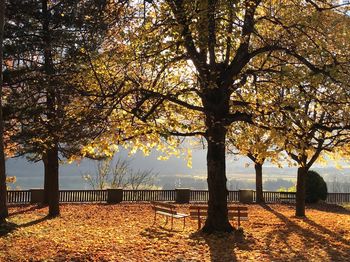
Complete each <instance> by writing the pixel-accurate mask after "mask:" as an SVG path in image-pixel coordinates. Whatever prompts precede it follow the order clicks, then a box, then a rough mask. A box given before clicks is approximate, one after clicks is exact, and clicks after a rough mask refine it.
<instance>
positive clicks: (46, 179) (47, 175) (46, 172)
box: [42, 154, 50, 206]
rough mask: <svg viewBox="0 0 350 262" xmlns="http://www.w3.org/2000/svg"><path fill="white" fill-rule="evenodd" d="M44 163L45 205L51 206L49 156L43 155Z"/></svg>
mask: <svg viewBox="0 0 350 262" xmlns="http://www.w3.org/2000/svg"><path fill="white" fill-rule="evenodd" d="M42 160H43V163H44V202H43V205H44V206H47V205H48V204H49V181H50V172H49V166H48V161H47V155H46V154H44V155H43V159H42Z"/></svg>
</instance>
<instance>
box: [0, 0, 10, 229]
mask: <svg viewBox="0 0 350 262" xmlns="http://www.w3.org/2000/svg"><path fill="white" fill-rule="evenodd" d="M4 24H5V0H0V223H2V222H5V221H6V220H5V219H6V218H7V217H8V209H7V190H6V168H5V152H4V119H3V115H2V85H3V74H2V71H3V69H2V64H3V39H4Z"/></svg>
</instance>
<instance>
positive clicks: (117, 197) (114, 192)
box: [107, 188, 123, 204]
mask: <svg viewBox="0 0 350 262" xmlns="http://www.w3.org/2000/svg"><path fill="white" fill-rule="evenodd" d="M122 201H123V189H122V188H113V189H107V203H108V204H117V203H120V202H122Z"/></svg>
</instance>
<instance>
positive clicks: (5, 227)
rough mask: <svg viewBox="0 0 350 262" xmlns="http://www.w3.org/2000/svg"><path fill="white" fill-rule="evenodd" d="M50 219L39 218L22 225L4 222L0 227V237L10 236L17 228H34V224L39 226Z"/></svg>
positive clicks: (47, 217)
mask: <svg viewBox="0 0 350 262" xmlns="http://www.w3.org/2000/svg"><path fill="white" fill-rule="evenodd" d="M48 219H51V217H49V216H45V217H41V218H39V219H35V220H32V221H29V222H26V223H23V224H16V223H13V222H6V223H3V224H1V225H0V237H5V236H6V235H8V234H10V233H11V232H13V231H15V230H16V229H17V228H25V227H30V226H34V225H36V224H39V223H41V222H43V221H45V220H48Z"/></svg>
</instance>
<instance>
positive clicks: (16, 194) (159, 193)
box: [7, 190, 350, 204]
mask: <svg viewBox="0 0 350 262" xmlns="http://www.w3.org/2000/svg"><path fill="white" fill-rule="evenodd" d="M35 191H36V192H37V191H38V190H35ZM188 191H189V193H188V194H189V198H188V200H189V202H191V203H195V202H207V201H208V200H209V192H208V190H188ZM34 193H35V192H34V191H33V192H32V190H9V191H7V202H8V203H9V204H28V203H33V199H34V198H35V197H34V195H33V197H32V194H34ZM252 196H253V197H252V201H253V202H255V199H256V193H255V191H252ZM263 196H264V199H265V202H266V203H280V202H281V201H282V200H283V199H285V200H293V198H295V193H292V192H288V193H285V192H283V193H282V192H275V191H264V192H263ZM59 197H60V198H59V199H60V202H61V203H84V202H85V203H89V202H108V198H109V195H108V190H60V195H59ZM121 199H122V201H125V202H142V201H169V202H173V201H176V200H177V191H176V190H122V197H121ZM227 200H228V202H239V200H240V191H229V192H228V197H227ZM291 202H293V201H291ZM326 202H327V203H334V204H343V203H350V193H328V195H327V200H326Z"/></svg>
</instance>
